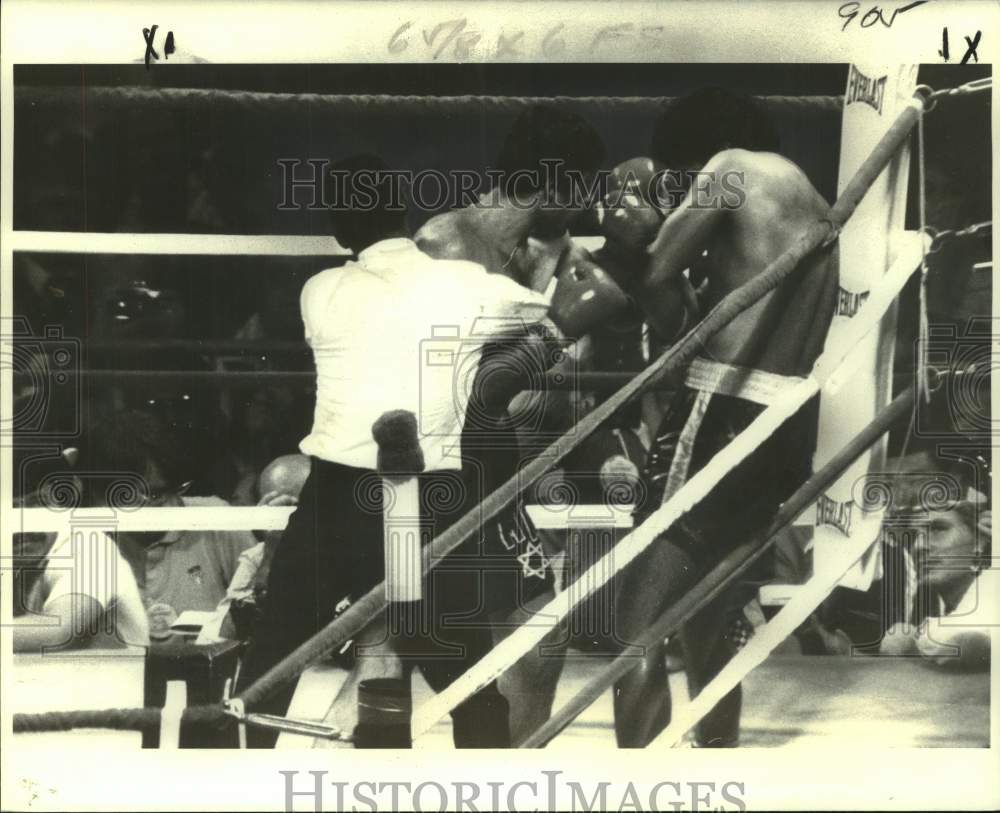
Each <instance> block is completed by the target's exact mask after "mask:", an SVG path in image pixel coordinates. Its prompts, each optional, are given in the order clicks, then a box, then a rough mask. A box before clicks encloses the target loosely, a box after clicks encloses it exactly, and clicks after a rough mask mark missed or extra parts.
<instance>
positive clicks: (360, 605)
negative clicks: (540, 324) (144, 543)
mask: <svg viewBox="0 0 1000 813" xmlns="http://www.w3.org/2000/svg"><path fill="white" fill-rule="evenodd" d="M922 107H923V102H922V100H921V98H920V97H917V96H915V97H914V99H913V100H912V101H911V103H910V104H908V105H907V107H906V108H905V109H904V110H903V111H902V112H901V113H900V114H899V116H898V117H897V119H896V120H895V121H894V122H893V124H892V125H891V126H890V127H889V129H888V130H887V131H886V133H885V135H884V136H883V137H882V139H881V140H880V141H879V143H878V144H877V145H876V146H875V148H874V149H873V150H872V152H871V153H870V154H869V156H868V158H867V159H866V160H865V162H864V163H863V164H862V165H861V166H860V167H859V168H858V171H857V172H856V173H855V175H854V177H853V178H852V179H851V181H850V183H849V184H848V185H847V187H846V189H845V190H844V192H843V193H842V194H841V196H840V197H839V198H838V200H837V202H836V203H835V204H834V206H833V207H832V208H831V211H830V213H829V215H828V217H827V218H826V219H825V220H823V221H819V222H817V223H815V224H814V225H813V226H811V227H809V228H807V229H806V230H805V231H804V233H803V234H802V235H801V236H800V238H799V239H798V240H797V241H796V242H795V243H794V244H793V245H792V246H790V247H789V248H788V249H787V250H786V251H785V252H783V253H782V254H781V255H780V256H779V257H778V258H776V259H775V260H774V261H773V262H772V263H770V264H769V265H768V266H767V268H765V269H764V271H763V272H762V273H761V274H759V275H758V276H756V277H755V278H754V279H752V280H750V281H748V282H747V283H745V284H744V285H743V286H741V287H740V288H738V289H736V290H735V291H732V292H730V293H729V294H728V295H727V296H726V297H724V298H723V299H722V300H721V301H720V302H719V303H718V304H717V305H716V306H715V307H714V308H713V309H712V310H711V312H709V314H708V315H707V316H706V317H705V318H704V319H703V320H702V321H701V322H700V323H699V324H698V325H696V326H695V327H694V329H692V330H691V331H690V332H689V333H688V334H687V335H686V336H685V337H684V338H683V339H682V340H681V341H679V342H678V343H677V344H676V345H674V346H673V347H672V348H671V349H669V350H668V351H666V352H665V353H664V354H663V355H662V356H661V357H660V358H659V359H658V360H657V361H656V362H654V363H653V364H651V365H650V366H649V367H647V368H646V370H644V371H643V372H642V373H640V374H639V375H638V376H636V377H635V378H634V379H633V380H632V381H630V382H629V383H628V384H627V385H626V386H625V387H623V388H622V389H621V390H620V391H618V392H617V393H615V395H613V396H612V397H611V398H609V399H608V400H607V401H605V402H604V403H603V404H601V405H600V406H598V407H597V408H596V409H595V410H594V411H593V412H591V413H590V414H589V415H587V416H586V417H585V418H584V419H583V420H582V421H580V423H579V424H577V426H576V427H574V429H573V430H571V431H570V432H569V433H567V435H566V436H564V437H563V438H562V439H560V440H559V441H556V442H555V443H553V444H552V445H551V446H550V447H549V449H548V450H547V451H546V453H544V454H543V455H541V456H540V457H539V458H538V459H537V460H535V461H533V462H532V463H530V464H529V465H528V466H527V467H525V469H524V470H523V471H522V472H520V473H519V474H518V475H515V476H514V477H512V478H511V479H509V480H508V481H507V482H506V483H504V484H503V485H502V486H501V487H500V488H499V489H497V491H495V492H494V493H493V494H491V495H489V496H488V497H487V498H486V499H485V500H483V502H482V503H481V504H480V505H479V506H477V508H475V509H473V510H471V511H469V512H468V513H467V514H465V515H464V516H463V517H461V518H460V519H459V520H458V521H457V522H456V523H455V524H454V525H452V526H451V528H449V529H448V530H447V531H446V532H445V533H443V534H441V535H440V536H439V537H437V538H436V539H435V540H433V541H432V542H431V544H430V545H428V546H427V547H426V548H425V549H424V572H425V573H426V572H427V571H429V570H430V567H431V566H432V564H433V563H434V562H436V561H439V560H440V559H442V558H444V556H446V555H447V554H448V553H450V552H451V551H452V550H453V549H455V548H456V547H458V546H459V545H460V544H461V543H462V542H463V541H464V540H465V539H466V538H467V537H468V536H469V535H470V534H471V533H474V532H475V531H476V530H477V529H478V527H479V523H480V521H481V519H482V517H484V516H485V517H491V516H493V515H495V514H496V513H497V512H499V511H500V510H502V509H503V508H504V507H505V506H506V505H508V504H509V503H510V502H511V501H512V500H513V499H514V498H515V497H516V496H517V494H519V493H520V492H521V491H522V490H523V489H525V488H527V487H528V486H529V485H531V484H532V483H533V482H534V481H535V480H537V479H538V478H539V477H540V476H541V475H542V474H544V473H545V472H546V471H548V469H549V468H550V467H551V466H552V465H554V464H555V463H557V462H558V461H559V460H560V459H562V458H563V457H565V456H566V455H567V454H569V452H570V451H572V450H573V449H574V448H575V447H576V446H578V445H579V444H580V443H581V442H582V441H583V439H584V438H586V437H589V436H590V434H592V433H593V431H594V430H595V429H597V428H598V427H599V426H600V425H601V424H602V423H603V422H604V421H605V420H606V419H607V418H609V417H611V416H612V415H613V414H614V413H615V412H617V410H618V409H620V408H621V407H622V406H624V405H625V404H627V403H629V402H630V401H631V400H633V399H634V398H637V397H638V396H639V395H640V394H641V393H642V392H644V391H645V390H646V389H648V388H649V386H650V385H652V384H653V383H655V382H657V381H659V380H662V379H664V378H667V377H669V376H671V375H674V376H676V375H677V373H678V372H679V371H681V370H682V369H683V368H685V367H686V366H687V364H689V363H690V362H691V361H692V360H693V359H694V358H695V357H696V356H697V355H698V354H699V353H700V352H701V350H702V348H703V347H704V346H705V344H706V342H707V341H708V339H709V338H711V337H712V336H714V335H715V334H716V333H718V332H719V331H720V330H722V329H723V328H724V327H725V326H726V325H728V324H729V323H730V322H731V321H732V320H733V319H734V318H735V317H736V316H738V315H739V314H740V313H742V312H744V311H745V310H747V309H748V308H750V307H752V306H753V304H755V303H756V302H758V301H759V300H760V299H762V298H763V297H764V296H765V295H766V294H767V293H768V292H770V291H771V290H774V289H775V288H777V286H778V285H779V284H780V283H781V282H782V281H783V280H784V279H786V278H787V277H788V276H790V275H791V274H792V273H793V272H794V271H795V270H796V268H797V267H798V265H799V263H800V262H801V260H802V259H803V258H804V257H805V256H807V255H808V254H810V253H811V252H813V251H815V250H816V249H817V248H819V247H820V246H821V245H822V244H823V243H824V242H826V241H829V240H830V239H831V238H834V237H835V235H836V234H837V232H838V230H839V227H840V225H842V224H843V223H844V222H846V220H847V219H848V218H849V217H850V216H851V214H853V212H854V210H855V209H856V207H857V205H858V203H859V202H860V200H861V199H862V198H863V197H864V195H865V193H866V192H867V190H868V189H869V188H870V187H871V185H872V183H873V182H874V181H875V179H876V178H877V177H878V176H879V175H880V174H881V172H882V171H883V170H884V169H885V167H886V166H887V165H888V163H889V161H890V160H891V159H892V157H893V156H894V155H895V153H896V151H897V150H898V148H899V146H900V145H901V144H902V142H903V140H904V139H905V138H906V137H907V136H908V134H909V132H910V131H911V130H912V128H913V126H914V124H915V122H916V117H917V116H918V115H919V112H920V110H921V109H922ZM872 304H873V298H869V300H868V302H866V304H865V306H864V307H869V306H871V305H872ZM815 384H816V381H815V379H810V380H808V381H807V382H805V384H804V385H803V386H804V387H809V388H810V389H811V388H812V387H813V386H815ZM772 409H773V408H772ZM764 414H767V412H765V413H764ZM759 420H760V419H758V421H759ZM756 424H757V422H755V423H754V424H752V426H753V425H756ZM696 478H697V475H696ZM691 482H694V479H693V480H692V481H691ZM683 491H684V489H682V490H681V492H678V495H680V494H682V493H683ZM675 499H676V498H675ZM667 507H668V506H663V507H662V508H661V509H660V510H661V511H662V510H664V509H665V508H667ZM646 524H648V522H647V523H646ZM633 536H634V534H633ZM384 587H385V586H384V583H380V584H378V585H376V586H375V587H373V588H372V589H371V590H370V591H369V592H368V593H367V594H365V595H364V596H362V597H361V598H360V599H359V600H358V601H357V602H355V603H354V604H353V605H352V606H351V607H350V608H348V609H347V611H345V612H344V613H343V614H342V615H341V616H339V617H338V618H337V619H335V620H334V621H332V622H331V623H329V624H328V625H327V626H326V627H325V628H324V629H322V630H320V631H319V632H318V633H317V634H315V635H313V636H312V637H311V638H309V639H308V640H307V641H305V642H304V643H303V644H301V645H300V646H299V647H297V648H296V649H295V650H294V651H293V652H292V653H290V654H289V655H288V656H287V657H285V658H284V659H283V660H282V661H280V662H279V663H278V664H276V665H275V666H274V667H272V668H271V669H270V670H269V671H268V672H267V673H265V674H264V675H262V676H261V677H260V678H259V679H258V680H256V681H255V682H254V683H253V684H252V685H250V686H249V687H248V688H247V689H246V690H244V691H243V692H242V693H241V694H240V695H239V699H240V700H242V701H243V702H244V703H245V704H246V706H247V707H253V706H254V705H256V704H257V703H259V702H260V701H262V700H263V699H265V698H266V697H268V696H270V695H271V694H272V693H273V692H274V691H276V690H277V689H278V688H279V687H280V686H282V685H284V684H285V683H287V682H288V681H290V680H292V679H294V678H296V677H298V676H299V675H301V674H302V672H303V671H305V669H307V668H308V667H309V666H311V665H312V664H313V663H314V662H315V661H316V660H318V659H320V658H322V657H323V656H325V655H327V654H328V653H329V652H331V651H332V650H334V649H336V648H337V647H339V646H342V645H343V643H344V642H346V641H347V640H350V639H351V638H353V637H354V636H355V635H356V634H357V633H358V632H360V631H361V630H362V629H363V628H364V627H365V626H366V625H367V624H368V623H369V622H370V621H371V620H373V619H374V618H375V617H376V616H377V615H378V614H379V613H380V612H382V610H384V608H385V606H386V602H385V593H384ZM511 637H513V636H511ZM507 640H508V641H509V640H510V638H508V639H507ZM467 674H468V673H467ZM446 691H447V690H446Z"/></svg>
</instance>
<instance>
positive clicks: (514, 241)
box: [415, 107, 633, 742]
mask: <svg viewBox="0 0 1000 813" xmlns="http://www.w3.org/2000/svg"><path fill="white" fill-rule="evenodd" d="M599 147H600V145H599V143H598V142H597V141H596V134H594V133H593V131H591V130H590V129H589V126H588V125H586V123H585V122H583V120H582V119H580V118H579V117H578V116H576V115H575V114H572V113H569V112H566V111H563V110H559V109H556V108H550V107H536V108H531V109H529V110H528V111H525V113H524V114H522V115H521V116H520V117H519V118H518V120H517V121H516V122H515V124H514V126H513V127H512V129H511V132H510V134H509V135H508V138H507V140H506V142H505V144H504V147H503V149H502V150H501V156H500V160H499V161H498V164H499V165H500V167H501V169H502V170H503V171H504V172H506V173H508V177H510V176H511V174H513V173H516V172H521V173H523V172H524V171H528V172H530V173H532V174H533V175H534V177H536V178H538V179H539V180H546V179H548V180H550V181H551V180H552V179H553V177H555V178H556V183H554V184H548V185H545V186H536V185H532V184H530V183H525V182H523V181H524V180H525V177H526V176H524V175H523V174H522V175H521V180H522V182H520V183H517V182H515V183H513V184H507V183H504V182H501V183H500V184H498V185H497V186H496V187H495V188H494V189H492V190H491V191H490V192H489V193H487V194H486V195H484V196H483V197H482V198H481V199H480V201H479V203H478V204H477V205H473V206H469V207H466V208H463V209H458V210H455V211H452V212H448V213H446V214H443V215H439V216H437V217H435V218H432V219H431V220H430V221H428V222H427V223H426V224H425V225H424V226H423V227H422V228H421V229H420V230H419V231H418V232H417V235H416V237H415V240H416V242H417V245H418V246H419V247H420V248H421V249H422V250H423V251H425V252H427V253H428V254H430V255H431V256H434V257H439V258H450V259H463V260H473V261H475V262H478V263H480V264H481V265H484V266H485V267H486V268H487V269H488V270H489V271H491V272H493V273H498V274H503V275H505V276H507V277H509V278H511V279H513V280H514V281H515V282H518V283H519V284H521V285H523V286H525V287H528V288H532V289H534V290H536V291H544V290H546V289H547V288H548V287H549V284H550V282H551V281H552V279H553V277H555V278H557V279H558V282H557V284H556V286H555V289H554V293H553V297H552V306H551V308H550V310H549V318H550V319H551V320H552V323H553V324H554V326H555V327H556V328H558V332H559V333H561V334H562V335H563V336H564V337H570V338H573V339H576V338H579V337H581V336H584V335H585V334H587V333H589V332H590V331H591V330H592V329H593V328H595V327H596V328H602V329H603V328H606V326H608V325H615V324H616V323H617V322H618V321H619V320H621V319H626V320H627V319H628V317H629V316H630V315H631V311H632V310H633V308H632V306H631V304H630V302H629V301H628V299H627V298H626V297H625V296H624V294H623V293H622V291H621V290H620V288H619V287H618V285H617V284H616V283H615V282H614V280H613V279H611V278H610V277H609V276H608V275H607V274H606V273H605V272H604V271H602V270H601V269H600V268H599V267H597V266H596V264H595V263H594V262H593V261H592V260H590V259H589V258H588V257H587V256H586V252H585V251H583V250H582V249H581V248H580V247H579V246H576V245H575V244H574V243H573V242H572V240H570V238H569V236H568V233H567V227H568V225H569V223H570V222H571V220H572V219H573V217H574V216H575V215H577V214H578V213H579V212H580V203H581V202H580V199H579V196H580V193H582V192H584V190H585V189H586V188H588V187H589V185H590V184H591V182H592V180H593V174H594V171H595V170H596V168H597V165H598V164H599V162H600V160H601V157H602V154H603V150H602V149H600V148H599ZM546 158H548V159H557V160H558V159H561V160H563V161H564V162H565V164H564V168H565V169H568V170H577V171H579V172H580V173H581V175H580V177H581V180H582V181H583V185H582V186H579V185H577V186H574V185H572V184H570V183H568V182H567V183H561V182H560V180H562V181H568V175H563V176H562V178H561V179H560V178H559V177H558V176H552V175H551V174H550V175H546V171H545V168H544V166H543V165H542V163H541V161H542V159H546ZM553 333H554V331H553ZM559 344H560V343H559V340H558V339H556V338H555V336H554V335H552V333H544V334H543V333H542V332H537V331H536V332H535V333H534V334H532V335H528V336H527V337H526V340H525V342H524V343H523V344H521V346H520V347H517V348H513V347H508V348H506V349H505V351H504V352H501V353H498V354H496V355H495V356H494V357H492V358H491V357H489V356H484V359H483V361H482V362H481V365H482V366H483V367H484V368H486V369H487V371H488V369H489V366H490V364H491V362H495V363H496V364H497V367H498V370H499V371H500V373H498V374H497V375H487V376H484V377H485V378H487V379H489V380H496V379H497V378H500V379H506V380H505V381H503V383H502V384H501V385H500V386H497V387H493V388H492V389H491V392H489V393H488V394H486V395H485V399H486V401H487V402H488V406H487V409H488V411H489V412H491V413H492V414H493V415H494V416H495V418H496V419H495V420H492V421H486V422H484V423H482V424H481V425H480V427H479V428H480V429H481V430H483V433H482V443H483V446H482V451H483V452H484V453H485V457H487V458H489V459H493V458H496V457H497V455H498V454H499V455H500V456H502V457H505V458H506V462H505V463H503V464H501V466H500V468H501V470H502V471H504V472H506V476H510V475H511V474H513V473H514V471H516V468H517V465H518V464H519V463H521V462H523V461H524V459H525V458H526V456H530V455H531V453H532V452H537V451H538V450H537V449H532V448H528V446H530V445H533V444H532V441H533V438H532V437H531V435H532V433H531V432H520V433H519V435H520V436H519V437H518V436H517V435H515V432H514V431H513V430H514V429H522V428H523V427H521V426H519V425H518V424H519V421H518V416H517V415H516V414H515V415H514V417H513V418H511V417H510V416H509V415H508V414H507V413H508V411H509V412H510V413H515V410H516V409H517V407H518V404H517V403H516V402H515V403H513V404H512V403H511V400H512V398H514V397H515V396H517V398H518V400H521V399H524V398H525V397H526V396H527V397H531V396H529V393H528V392H527V388H529V387H531V386H532V384H535V383H537V382H532V381H529V380H528V379H529V378H530V373H529V371H532V370H534V371H539V372H544V370H545V369H546V367H547V364H548V359H550V358H551V357H552V356H553V355H558V354H553V353H552V352H550V351H551V348H553V347H559ZM547 347H548V348H549V350H546V348H547ZM511 352H513V353H514V354H515V356H516V355H518V354H523V355H521V359H522V360H521V361H520V362H519V363H511V355H510V353H511ZM514 370H523V371H524V373H525V374H522V375H513V374H511V373H512V372H513V371H514ZM503 373H507V375H504V374H503ZM519 391H520V394H519ZM547 395H549V394H548V393H538V392H537V391H536V393H535V394H534V398H536V399H540V398H545V397H546V396H547ZM533 407H534V408H535V409H540V410H543V411H546V412H551V411H553V410H552V407H553V404H551V403H546V404H544V405H539V403H538V401H537V400H536V401H535V402H534V404H533ZM522 409H523V412H522V414H524V412H528V408H523V407H522ZM557 409H558V407H557ZM535 414H537V413H535ZM543 419H544V418H543ZM557 428H558V431H564V430H565V429H568V428H569V427H568V426H558V427H557ZM519 442H520V449H518V443H519ZM534 445H537V443H536V444H534ZM546 445H547V441H546V442H545V443H542V444H541V446H543V447H544V446H546ZM501 450H509V451H501ZM511 452H513V453H511ZM487 479H488V481H489V482H487V483H484V491H486V492H488V491H491V490H493V489H495V488H496V487H497V486H499V485H500V484H501V483H502V482H503V480H504V479H506V477H497V476H493V477H489V478H487ZM536 533H537V532H536ZM547 553H548V554H549V555H551V554H552V553H553V551H551V550H548V551H547ZM551 597H552V592H551V590H549V591H536V593H534V594H531V595H526V596H524V599H525V600H522V602H521V603H520V606H517V607H515V608H514V609H513V610H510V608H509V607H508V608H503V609H500V610H498V611H497V613H495V614H494V616H493V621H494V626H493V635H494V640H495V641H496V642H499V641H500V640H502V639H503V638H505V637H506V636H507V635H509V634H510V633H511V632H512V631H513V629H515V628H516V626H518V625H520V624H521V623H523V622H524V621H525V620H526V619H527V618H528V617H530V615H531V614H532V613H533V612H534V611H535V610H537V609H538V608H539V607H540V606H542V605H543V604H544V603H545V602H546V601H548V600H549V599H550V598H551ZM567 640H568V638H567V636H566V633H565V631H564V630H563V629H559V628H557V629H556V630H553V632H552V633H551V634H550V635H549V636H547V637H546V639H545V640H544V641H542V643H541V644H540V645H539V646H538V647H536V648H535V649H534V650H533V651H532V652H531V653H529V654H528V655H526V656H525V657H524V658H522V659H521V660H520V661H519V662H518V663H517V664H515V666H514V667H513V668H511V669H510V670H508V671H507V672H506V673H505V674H504V675H503V676H502V677H501V678H500V680H499V684H500V689H501V692H502V693H503V694H504V695H505V696H506V697H507V699H508V701H509V702H510V725H511V735H512V739H513V741H514V742H518V741H519V740H520V739H521V738H523V736H525V735H526V734H528V733H529V732H530V731H532V730H533V729H534V728H536V727H537V726H538V725H540V724H541V723H542V722H544V720H545V719H547V717H548V715H549V714H550V713H551V709H552V701H553V699H554V696H555V689H556V684H557V682H558V680H559V675H560V672H561V669H562V654H561V651H562V649H561V648H564V647H565V644H566V642H567ZM560 645H561V646H560ZM543 651H544V652H545V654H544V655H543V654H542V652H543Z"/></svg>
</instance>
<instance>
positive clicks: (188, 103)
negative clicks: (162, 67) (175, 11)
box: [14, 85, 844, 114]
mask: <svg viewBox="0 0 1000 813" xmlns="http://www.w3.org/2000/svg"><path fill="white" fill-rule="evenodd" d="M674 98H676V97H673V96H500V95H472V94H459V95H456V96H428V95H415V94H392V93H273V92H265V91H256V90H224V89H219V88H173V87H171V88H166V87H164V88H160V87H136V86H108V85H87V86H86V87H85V88H84V89H83V93H82V94H81V88H79V87H74V86H60V87H30V86H21V87H17V88H15V89H14V101H15V103H17V104H32V105H36V104H57V103H63V104H72V105H79V104H81V103H86V104H87V105H88V106H89V105H91V104H94V103H98V104H100V103H105V104H120V105H123V106H124V105H128V106H130V107H148V106H150V105H156V106H161V105H163V104H164V103H167V104H173V105H178V104H180V105H184V106H185V108H186V109H189V110H192V111H202V110H211V111H213V112H214V111H217V110H225V109H234V108H235V109H238V110H251V111H262V110H272V109H281V110H289V109H292V110H297V109H301V110H308V111H310V112H315V111H316V110H317V109H318V108H320V109H325V110H329V111H331V112H338V113H345V112H353V113H357V112H361V111H368V110H376V111H377V110H382V109H384V108H387V107H391V108H392V110H393V112H397V113H409V114H412V113H427V114H432V113H442V112H447V113H454V112H455V111H456V110H458V109H468V108H475V107H479V108H484V109H487V110H489V111H491V112H493V111H495V112H516V111H520V110H523V109H525V108H526V107H529V106H531V105H537V104H552V105H577V106H582V107H598V108H601V109H602V110H609V111H621V112H642V111H646V110H649V111H654V110H656V109H657V108H659V107H661V106H663V105H665V104H667V103H669V102H671V101H672V100H673V99H674ZM755 98H757V99H758V100H760V101H762V102H764V103H766V104H767V106H768V107H771V108H772V109H774V110H780V111H788V112H792V113H798V112H801V111H804V110H817V111H821V112H830V113H839V112H841V110H842V109H843V106H844V97H843V96H757V97H755Z"/></svg>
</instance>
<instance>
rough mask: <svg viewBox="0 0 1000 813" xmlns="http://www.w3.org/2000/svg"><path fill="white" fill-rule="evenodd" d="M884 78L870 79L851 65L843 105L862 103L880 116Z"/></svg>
mask: <svg viewBox="0 0 1000 813" xmlns="http://www.w3.org/2000/svg"><path fill="white" fill-rule="evenodd" d="M886 78H887V77H885V76H882V77H879V78H878V79H872V78H871V77H870V76H865V75H864V74H863V73H861V71H859V70H858V69H857V68H855V67H854V66H853V65H851V72H850V74H849V75H848V77H847V97H846V98H845V99H844V104H845V105H849V104H852V103H853V102H864V103H865V104H867V105H871V106H872V107H873V108H875V110H876V111H878V114H879V115H880V116H881V115H882V97H883V96H884V95H885V80H886Z"/></svg>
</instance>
